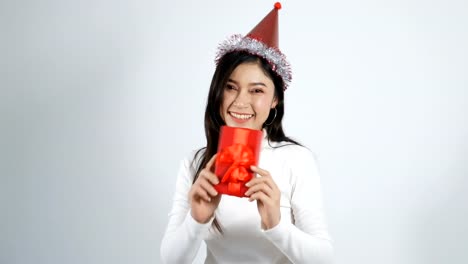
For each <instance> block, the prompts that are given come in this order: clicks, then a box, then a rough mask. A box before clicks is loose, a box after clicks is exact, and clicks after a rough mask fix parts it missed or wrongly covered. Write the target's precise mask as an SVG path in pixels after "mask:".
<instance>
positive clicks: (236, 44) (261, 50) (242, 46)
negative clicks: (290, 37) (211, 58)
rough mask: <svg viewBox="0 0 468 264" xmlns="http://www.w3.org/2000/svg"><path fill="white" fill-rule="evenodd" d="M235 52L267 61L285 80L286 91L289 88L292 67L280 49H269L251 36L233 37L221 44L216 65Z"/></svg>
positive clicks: (237, 35)
mask: <svg viewBox="0 0 468 264" xmlns="http://www.w3.org/2000/svg"><path fill="white" fill-rule="evenodd" d="M233 51H247V52H248V53H250V54H252V55H257V56H260V57H262V58H264V59H266V60H267V61H268V63H269V64H270V65H271V67H272V69H273V71H274V72H276V73H277V74H278V75H279V76H280V77H281V78H282V79H283V82H284V90H286V89H287V88H288V86H289V84H290V83H291V79H292V74H291V66H290V64H289V62H288V61H287V60H286V56H285V55H284V54H283V53H281V51H280V50H279V49H276V48H272V47H268V46H267V45H265V44H264V43H263V42H261V41H259V40H257V39H254V38H251V37H249V36H246V37H244V36H242V35H240V34H236V35H232V36H231V37H229V38H228V39H227V40H225V41H223V42H222V43H221V44H219V46H218V52H217V54H216V60H215V61H216V65H218V64H219V61H220V60H221V58H222V57H223V56H224V55H226V54H227V53H229V52H233Z"/></svg>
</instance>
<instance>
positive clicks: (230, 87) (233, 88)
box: [226, 84, 236, 90]
mask: <svg viewBox="0 0 468 264" xmlns="http://www.w3.org/2000/svg"><path fill="white" fill-rule="evenodd" d="M226 89H227V90H235V89H236V88H235V87H234V85H232V84H226Z"/></svg>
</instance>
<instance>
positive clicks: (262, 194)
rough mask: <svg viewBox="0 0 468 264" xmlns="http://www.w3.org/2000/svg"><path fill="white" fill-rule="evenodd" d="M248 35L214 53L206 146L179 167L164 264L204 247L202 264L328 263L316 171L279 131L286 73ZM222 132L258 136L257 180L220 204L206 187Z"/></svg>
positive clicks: (268, 47) (186, 259)
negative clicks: (236, 129)
mask: <svg viewBox="0 0 468 264" xmlns="http://www.w3.org/2000/svg"><path fill="white" fill-rule="evenodd" d="M275 7H276V5H275ZM277 9H279V8H275V9H274V10H273V11H272V12H270V14H269V15H267V16H266V17H265V18H264V20H263V21H262V22H261V23H268V21H271V16H274V15H275V14H276V11H277ZM272 14H273V15H272ZM265 21H266V22H265ZM261 23H260V24H261ZM260 24H259V25H260ZM257 27H258V26H257ZM252 32H254V33H255V34H253V33H252ZM252 32H251V33H249V34H248V35H247V36H246V37H242V38H241V37H239V36H235V37H234V38H233V39H230V40H228V41H227V42H225V43H224V44H223V45H222V46H221V47H220V51H219V54H218V60H217V68H216V71H215V73H214V76H213V79H212V83H211V87H210V91H209V94H208V100H207V106H206V111H205V134H206V140H207V145H206V147H205V148H203V149H201V150H199V151H197V152H196V153H194V154H193V155H192V156H190V157H187V158H186V159H184V161H183V162H182V164H181V168H180V170H179V173H178V177H177V183H176V192H175V195H174V201H173V206H172V210H171V212H170V214H169V224H168V227H167V230H166V233H165V235H164V238H163V240H162V244H161V256H162V259H163V261H164V262H165V263H191V262H192V261H193V259H194V258H195V256H196V254H197V252H198V249H199V247H200V245H201V243H202V241H205V243H206V246H207V257H206V260H205V263H328V262H329V261H330V259H331V255H332V246H331V239H330V236H329V234H328V231H327V227H326V223H325V219H324V214H323V210H322V200H321V189H320V178H319V174H318V171H317V166H316V162H315V160H314V158H313V155H312V153H311V152H310V151H309V150H308V149H307V148H305V147H303V146H301V145H299V144H298V143H297V142H295V141H294V140H291V139H290V138H288V137H287V136H286V135H285V134H284V132H283V128H282V119H283V115H284V91H285V89H286V88H287V86H286V85H287V83H288V82H289V80H290V73H289V69H288V67H289V66H288V64H287V62H286V61H285V57H284V55H282V53H281V52H280V51H279V50H278V49H277V46H275V43H274V42H273V43H272V42H266V43H265V39H267V38H265V36H261V35H262V32H255V29H254V31H252ZM260 40H261V41H260ZM272 48H273V49H272ZM275 52H276V53H275ZM272 54H273V57H272ZM222 125H227V126H232V127H244V128H250V129H256V130H263V132H264V139H263V141H262V144H261V150H260V161H259V166H258V167H255V166H252V167H251V168H250V169H251V170H252V171H253V172H255V173H256V175H257V177H254V178H253V179H252V180H251V181H249V182H248V183H247V184H246V186H247V187H248V188H249V189H248V191H247V192H246V196H248V198H239V197H234V196H228V195H221V194H219V193H217V191H216V190H215V188H214V187H213V186H214V185H216V184H218V182H219V180H218V178H217V176H216V175H215V174H214V170H213V169H214V168H213V167H214V166H213V165H214V162H215V159H216V152H217V147H218V138H219V132H220V127H221V126H222Z"/></svg>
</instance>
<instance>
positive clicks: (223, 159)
mask: <svg viewBox="0 0 468 264" xmlns="http://www.w3.org/2000/svg"><path fill="white" fill-rule="evenodd" d="M262 138H263V131H262V130H253V129H248V128H240V127H229V126H222V127H221V132H220V135H219V142H218V155H217V157H216V163H215V174H216V176H218V178H219V184H217V185H215V186H214V187H215V189H216V191H218V193H222V194H227V195H232V196H238V197H245V192H246V191H247V189H248V188H247V187H246V186H245V184H246V183H247V182H248V181H250V180H251V179H252V178H253V177H254V173H253V172H252V170H251V169H250V166H251V165H255V166H257V165H258V160H259V158H260V147H261V143H262Z"/></svg>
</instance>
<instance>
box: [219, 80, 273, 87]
mask: <svg viewBox="0 0 468 264" xmlns="http://www.w3.org/2000/svg"><path fill="white" fill-rule="evenodd" d="M228 82H233V83H235V84H236V85H239V83H238V82H236V81H234V80H233V79H228ZM257 85H261V86H265V87H267V86H266V84H264V83H262V82H251V83H249V86H257Z"/></svg>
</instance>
